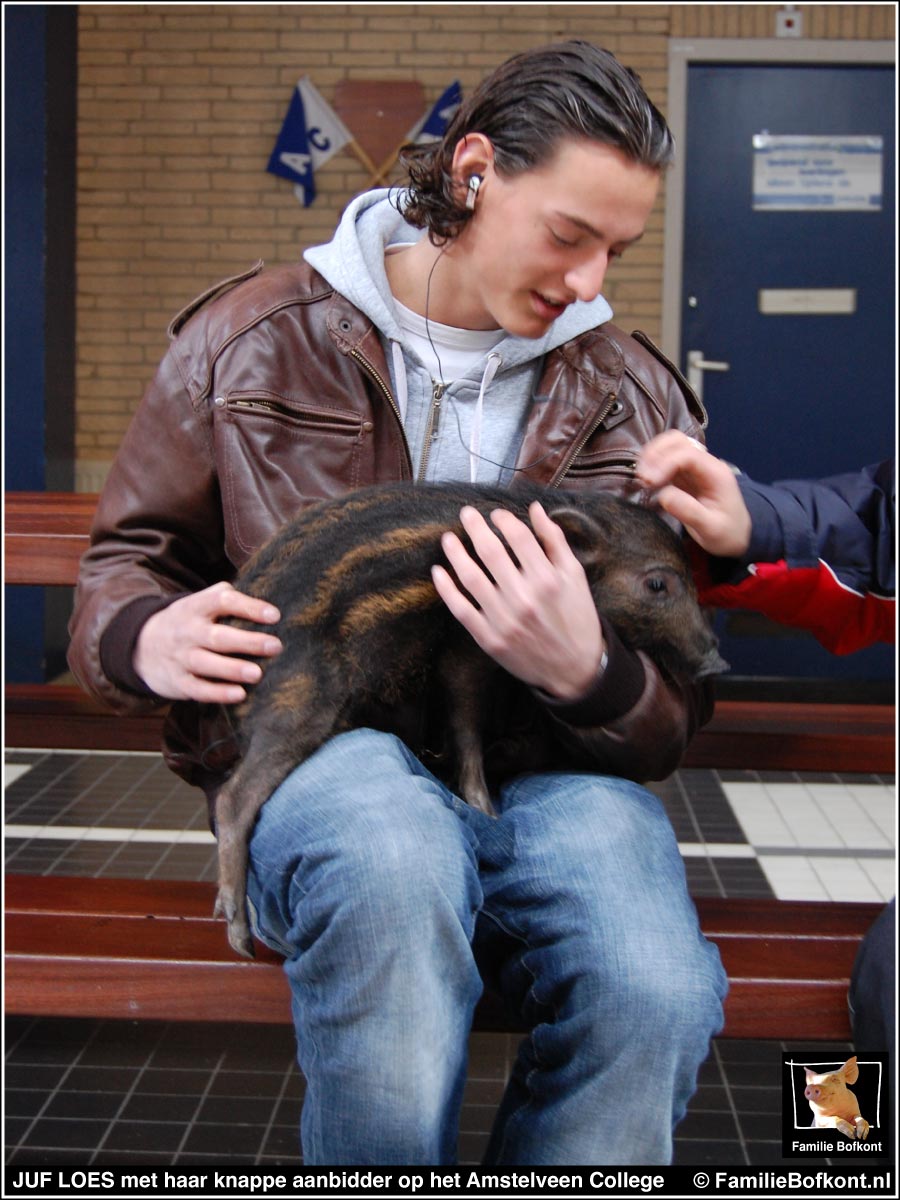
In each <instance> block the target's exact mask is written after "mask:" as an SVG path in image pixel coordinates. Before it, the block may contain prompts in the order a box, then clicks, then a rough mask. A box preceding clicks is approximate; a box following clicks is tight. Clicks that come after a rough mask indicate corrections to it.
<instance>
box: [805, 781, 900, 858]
mask: <svg viewBox="0 0 900 1200" xmlns="http://www.w3.org/2000/svg"><path fill="white" fill-rule="evenodd" d="M808 786H809V790H810V793H811V794H812V796H813V798H814V799H815V801H816V803H817V804H818V805H819V807H820V808H821V810H822V813H823V814H824V816H825V818H826V819H827V820H828V821H829V822H830V823H831V825H832V826H833V827H834V828H835V829H836V830H837V831H838V833H839V834H840V836H841V838H842V839H843V841H844V843H845V844H846V845H847V847H848V848H849V849H850V850H884V849H888V848H890V846H891V845H892V843H891V841H890V840H889V839H888V838H887V837H886V836H885V834H884V833H883V832H882V830H881V829H880V828H879V827H878V825H877V824H876V823H875V822H874V821H873V820H872V818H871V817H870V816H869V814H868V812H867V811H866V808H865V806H864V805H865V802H866V799H867V796H866V793H865V792H864V791H863V790H862V789H861V788H856V789H855V794H854V792H851V791H850V790H849V789H848V788H846V787H844V786H843V784H831V783H811V784H809V785H808ZM875 786H876V788H877V785H875Z"/></svg>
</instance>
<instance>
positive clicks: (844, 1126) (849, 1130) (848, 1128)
mask: <svg viewBox="0 0 900 1200" xmlns="http://www.w3.org/2000/svg"><path fill="white" fill-rule="evenodd" d="M834 1127H835V1129H837V1130H839V1131H840V1132H841V1133H843V1134H845V1135H846V1136H847V1137H849V1138H855V1137H856V1130H855V1129H854V1128H853V1126H852V1125H851V1124H850V1122H849V1121H841V1120H838V1121H835V1123H834Z"/></svg>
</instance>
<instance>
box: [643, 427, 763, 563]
mask: <svg viewBox="0 0 900 1200" xmlns="http://www.w3.org/2000/svg"><path fill="white" fill-rule="evenodd" d="M637 473H638V478H639V479H640V480H641V481H642V482H643V483H644V484H646V485H647V486H648V487H651V488H656V489H658V490H657V493H656V500H657V503H658V504H659V506H660V508H663V509H665V511H666V512H667V513H671V515H672V516H673V517H675V519H676V520H678V521H680V522H681V523H682V525H683V526H684V527H685V529H686V530H687V531H688V533H689V534H690V535H691V537H692V538H693V539H694V541H695V542H697V543H698V544H699V545H700V546H702V547H703V549H704V550H706V551H707V552H708V553H709V554H717V555H720V556H722V557H725V558H739V557H740V556H741V555H742V554H744V553H745V551H746V550H747V547H748V546H749V545H750V532H751V521H750V514H749V512H748V511H747V506H746V505H745V504H744V498H743V496H742V495H741V490H740V488H739V487H738V485H737V480H736V479H735V476H734V472H733V471H732V469H731V467H729V465H728V463H726V462H723V461H722V459H721V458H716V457H715V456H714V455H712V454H709V453H708V452H707V450H706V448H705V447H704V446H702V445H701V444H700V443H699V442H697V441H695V440H694V439H693V438H689V437H687V435H686V434H683V433H680V432H679V431H678V430H677V429H668V430H666V432H665V433H660V434H658V435H657V437H655V438H653V439H652V441H649V442H648V443H647V444H646V446H644V447H643V448H642V450H641V452H640V455H639V457H638V465H637Z"/></svg>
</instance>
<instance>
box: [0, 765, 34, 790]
mask: <svg viewBox="0 0 900 1200" xmlns="http://www.w3.org/2000/svg"><path fill="white" fill-rule="evenodd" d="M30 770H31V763H4V764H3V786H4V787H5V788H8V787H9V785H10V784H11V783H15V781H16V780H17V779H21V777H22V776H23V775H25V774H27V772H28V771H30Z"/></svg>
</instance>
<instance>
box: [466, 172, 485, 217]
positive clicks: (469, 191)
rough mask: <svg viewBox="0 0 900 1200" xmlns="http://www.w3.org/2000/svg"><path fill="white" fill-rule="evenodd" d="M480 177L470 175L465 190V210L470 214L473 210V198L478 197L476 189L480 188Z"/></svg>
mask: <svg viewBox="0 0 900 1200" xmlns="http://www.w3.org/2000/svg"><path fill="white" fill-rule="evenodd" d="M481 182H482V176H481V175H470V176H469V185H468V187H467V188H466V208H467V209H468V210H469V212H472V211H473V209H474V208H475V198H476V196H477V195H478V189H479V188H480V187H481Z"/></svg>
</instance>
